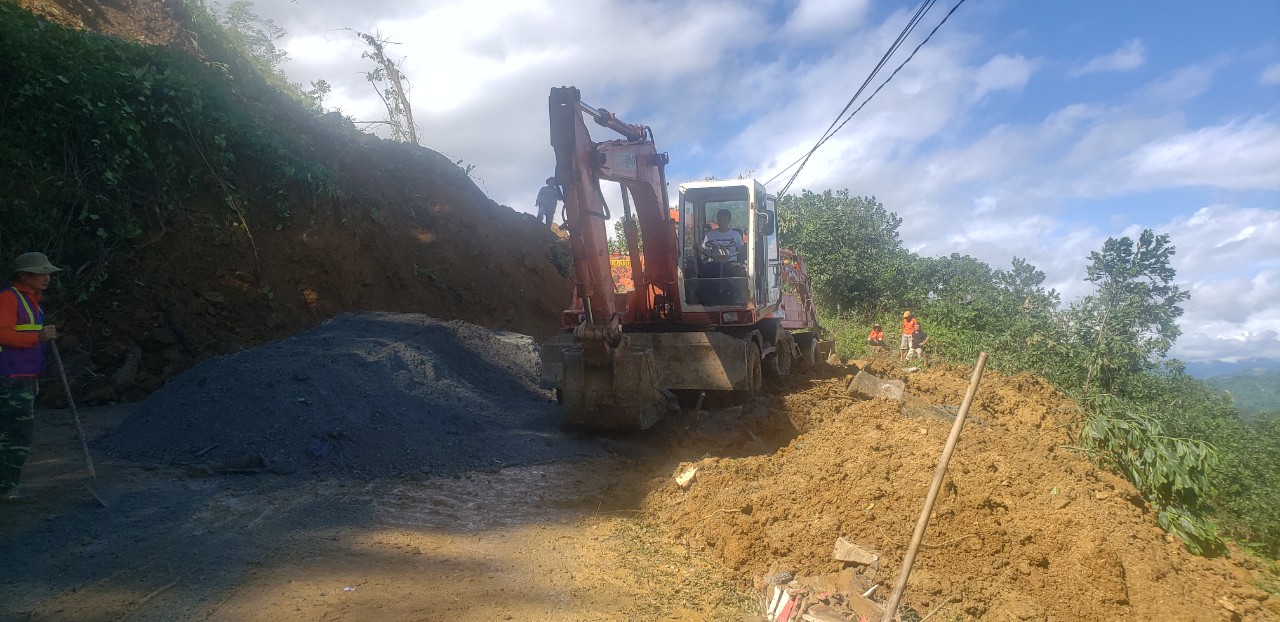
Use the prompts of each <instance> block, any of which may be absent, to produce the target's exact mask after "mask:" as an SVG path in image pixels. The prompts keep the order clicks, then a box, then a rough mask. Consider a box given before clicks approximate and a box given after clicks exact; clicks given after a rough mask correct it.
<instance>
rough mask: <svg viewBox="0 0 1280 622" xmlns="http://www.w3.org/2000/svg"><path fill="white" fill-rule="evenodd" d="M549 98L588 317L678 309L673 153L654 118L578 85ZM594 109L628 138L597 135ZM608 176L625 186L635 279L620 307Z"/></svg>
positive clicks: (645, 318)
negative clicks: (659, 144)
mask: <svg viewBox="0 0 1280 622" xmlns="http://www.w3.org/2000/svg"><path fill="white" fill-rule="evenodd" d="M549 106H550V116H551V145H552V147H553V148H554V149H555V154H556V179H557V181H559V182H560V183H561V184H562V186H563V187H564V196H565V217H566V220H567V222H568V226H569V231H570V246H571V248H572V252H573V259H574V267H575V270H574V280H575V285H576V287H575V291H576V293H577V295H578V296H579V297H580V298H581V299H582V300H581V302H582V305H583V308H584V309H585V310H586V311H587V313H586V315H587V318H586V319H587V320H588V321H589V322H590V323H592V324H596V325H602V324H608V323H609V322H610V321H611V319H612V318H613V317H614V316H615V314H617V313H623V318H622V323H623V324H634V323H641V322H653V321H658V320H661V319H668V318H671V317H673V316H676V315H678V314H679V295H678V294H677V287H676V278H677V270H676V267H677V266H676V264H677V258H678V257H679V249H678V247H677V245H678V242H677V239H676V225H675V222H674V221H672V220H671V218H670V215H669V212H668V209H667V207H668V204H669V201H668V198H667V184H666V173H665V167H666V164H667V160H668V158H667V154H665V153H658V152H657V149H656V147H655V146H654V142H653V131H652V130H651V129H649V128H648V127H647V126H643V125H632V124H629V123H625V122H623V121H621V120H619V119H618V118H617V116H615V115H614V114H613V113H611V112H609V111H608V110H604V109H597V108H593V107H591V106H589V105H587V104H585V103H583V102H582V100H581V95H580V93H579V92H578V89H577V88H574V87H560V88H554V89H552V90H551V97H550V100H549ZM586 116H590V117H592V118H593V119H594V120H595V122H596V124H598V125H600V126H602V127H607V128H609V129H611V130H614V131H615V132H617V133H619V134H621V135H622V137H623V138H621V139H617V140H611V141H606V142H599V143H597V142H594V141H592V140H591V135H590V133H589V132H588V130H587V124H586V119H585V117H586ZM601 181H613V182H617V183H619V184H621V186H622V187H623V193H622V202H623V210H624V214H623V216H624V221H623V222H624V232H625V235H626V238H627V239H626V244H627V249H628V253H629V254H630V255H631V269H632V272H633V274H632V282H633V283H634V284H635V290H634V293H633V294H632V295H631V296H630V297H629V299H628V302H627V306H626V308H625V309H617V308H615V304H616V303H615V302H614V298H613V291H614V289H613V280H612V277H611V276H610V271H609V254H608V253H609V251H608V238H607V233H606V231H607V229H606V226H605V221H606V220H607V219H608V218H609V217H610V216H612V215H613V214H611V213H610V210H609V206H608V205H607V203H606V202H605V200H604V195H603V193H602V192H601V190H600V182H601ZM633 202H634V208H635V213H634V215H633V214H632V207H633ZM637 222H638V223H639V231H638V234H639V235H637V230H636V223H637ZM640 239H643V240H644V245H643V248H641V247H640V245H639V240H640Z"/></svg>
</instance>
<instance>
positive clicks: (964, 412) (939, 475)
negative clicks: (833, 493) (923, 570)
mask: <svg viewBox="0 0 1280 622" xmlns="http://www.w3.org/2000/svg"><path fill="white" fill-rule="evenodd" d="M986 366H987V353H986V352H983V353H981V354H979V355H978V365H977V366H976V367H974V368H973V377H972V378H970V379H969V390H968V392H966V393H965V394H964V401H963V402H961V404H960V412H959V413H957V414H956V420H955V422H954V423H952V424H951V436H949V437H947V444H946V446H945V447H943V448H942V458H941V459H940V460H939V461H938V468H937V470H935V471H934V472H933V482H932V483H930V484H929V495H928V496H927V497H925V500H924V510H922V511H921V512H920V519H919V520H917V521H916V531H915V533H914V534H912V536H911V544H910V545H908V546H907V555H906V557H905V558H903V560H902V572H900V573H898V582H897V583H896V584H894V586H893V593H892V594H891V595H890V596H889V602H888V603H887V604H885V606H884V615H883V616H881V618H880V622H893V619H894V616H896V615H897V613H898V603H900V602H901V601H902V592H903V591H905V590H906V589H907V577H910V576H911V566H912V564H914V563H915V561H916V553H917V552H918V551H919V550H920V542H921V541H923V540H924V530H925V528H926V527H928V526H929V514H930V513H932V512H933V504H934V502H936V501H937V500H938V491H939V490H941V489H942V480H943V479H944V478H945V477H946V475H947V463H948V462H950V461H951V453H952V452H953V451H955V448H956V443H958V442H959V441H960V430H961V429H962V428H964V419H965V417H966V416H968V414H969V405H970V404H972V403H973V396H974V395H975V394H977V392H978V383H979V382H980V381H981V380H982V370H983V368H985V367H986Z"/></svg>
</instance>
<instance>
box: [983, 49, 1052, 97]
mask: <svg viewBox="0 0 1280 622" xmlns="http://www.w3.org/2000/svg"><path fill="white" fill-rule="evenodd" d="M1037 64H1038V62H1037V61H1034V60H1028V59H1026V58H1025V57H1023V56H1022V55H1021V54H1019V55H1017V56H1006V55H1004V54H997V55H996V56H995V57H994V58H992V59H991V60H989V61H987V62H986V64H984V65H983V66H981V67H979V68H978V71H977V73H976V74H975V75H974V79H973V81H974V94H973V97H974V98H975V99H980V98H981V97H982V96H984V95H986V94H987V93H990V92H992V91H1020V90H1022V88H1023V87H1024V86H1026V85H1027V81H1028V80H1030V79H1031V73H1032V72H1033V71H1035V69H1036V65H1037Z"/></svg>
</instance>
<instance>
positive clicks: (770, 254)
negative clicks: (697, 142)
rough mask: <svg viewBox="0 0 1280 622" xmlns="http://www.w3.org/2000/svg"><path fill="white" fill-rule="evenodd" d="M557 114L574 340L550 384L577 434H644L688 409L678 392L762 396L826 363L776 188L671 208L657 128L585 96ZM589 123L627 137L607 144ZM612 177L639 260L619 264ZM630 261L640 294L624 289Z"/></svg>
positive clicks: (743, 189)
mask: <svg viewBox="0 0 1280 622" xmlns="http://www.w3.org/2000/svg"><path fill="white" fill-rule="evenodd" d="M549 112H550V119H551V146H552V148H553V149H554V151H555V156H556V169H555V176H554V177H555V181H556V183H557V184H558V185H559V186H560V188H561V191H562V193H563V195H564V204H565V205H564V226H565V228H566V229H567V230H568V232H569V246H570V249H571V253H572V255H573V267H574V275H573V277H574V293H573V300H572V302H571V304H570V306H569V308H568V309H566V310H565V311H564V312H563V314H562V317H561V323H562V325H563V327H564V330H563V332H562V333H561V334H560V335H558V336H556V337H555V338H553V339H551V340H550V341H548V342H546V343H544V344H543V346H542V384H543V386H544V387H547V388H554V389H555V390H556V396H557V399H558V400H559V402H560V403H561V404H562V405H563V407H564V411H565V417H566V424H567V425H569V426H572V427H578V428H585V429H644V428H647V427H649V426H651V425H653V424H654V423H656V422H657V421H658V420H659V419H660V418H661V417H662V416H663V415H664V414H665V413H666V412H667V411H668V409H671V408H673V407H674V406H675V400H674V393H673V392H677V391H732V392H735V393H737V394H739V395H740V396H743V397H748V396H753V395H755V394H756V393H758V392H759V391H761V390H762V387H763V381H764V376H765V375H772V376H784V375H787V374H788V373H790V372H791V370H792V368H793V367H794V366H797V365H798V366H801V367H808V366H814V365H817V364H818V361H820V360H822V359H821V358H820V356H821V353H820V350H825V349H826V347H829V346H830V342H827V341H822V342H821V343H820V337H821V336H822V330H821V328H820V327H819V325H818V320H817V315H816V310H815V308H814V305H813V300H812V296H811V293H810V291H809V287H808V278H807V276H806V275H805V272H804V262H803V260H802V259H801V258H800V256H799V255H797V254H796V253H793V252H791V251H787V250H781V251H780V250H779V249H778V243H777V237H776V223H777V209H776V205H775V201H774V198H773V197H771V196H769V195H768V194H767V193H766V192H765V190H764V186H763V185H762V184H760V183H759V182H757V181H755V180H752V179H736V180H727V181H700V182H689V183H684V184H681V185H680V187H679V188H680V196H679V207H678V208H677V209H675V210H669V209H668V206H669V205H670V200H669V198H668V196H667V180H666V172H665V167H666V165H667V162H668V157H667V154H665V153H659V152H658V151H657V149H656V147H655V146H654V140H653V131H652V130H651V129H650V128H649V127H647V126H644V125H633V124H630V123H625V122H623V121H621V120H619V119H618V118H617V116H616V115H614V114H613V113H611V112H609V111H608V110H604V109H601V108H594V107H592V106H589V105H587V104H585V103H583V102H582V99H581V94H580V92H579V91H578V89H577V88H574V87H559V88H553V89H551V95H550V98H549ZM587 117H590V118H591V119H592V120H593V121H594V122H595V123H596V124H597V125H599V126H601V127H605V128H608V129H610V130H613V131H614V132H617V133H618V134H620V135H621V138H617V139H613V140H608V141H604V142H595V141H593V140H592V139H591V134H590V132H589V131H588V126H587V123H586V118H587ZM602 181H612V182H617V183H618V184H619V185H621V188H622V198H621V203H622V205H621V207H622V215H621V216H622V219H623V233H624V237H625V238H626V239H625V242H626V250H627V252H626V253H625V255H626V258H625V259H626V260H625V262H623V261H619V259H621V258H618V257H616V256H615V257H614V259H613V261H612V262H611V260H610V254H609V248H608V236H607V229H608V228H607V226H606V222H607V221H608V220H609V219H610V218H611V217H612V216H613V213H612V211H611V209H610V206H609V205H608V203H607V202H606V200H605V195H604V192H603V191H602V189H601V186H600V184H601V182H602ZM611 263H612V265H611ZM621 263H626V264H629V268H630V273H631V274H630V277H631V278H630V280H631V286H632V287H631V290H630V291H622V292H619V291H617V290H618V289H619V288H617V287H616V284H615V279H614V276H613V271H614V270H616V269H618V267H619V265H620V264H621ZM784 290H785V291H784Z"/></svg>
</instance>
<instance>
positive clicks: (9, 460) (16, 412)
mask: <svg viewBox="0 0 1280 622" xmlns="http://www.w3.org/2000/svg"><path fill="white" fill-rule="evenodd" d="M59 270H61V268H57V267H54V265H53V264H51V263H49V258H48V257H45V256H44V254H43V253H24V254H22V255H18V259H17V261H16V262H15V266H14V271H15V272H16V273H17V274H16V276H14V278H13V283H12V284H11V285H10V286H9V287H7V288H5V289H3V290H0V496H3V497H4V498H5V499H11V498H16V488H17V487H18V480H19V478H21V476H22V465H23V464H25V463H26V461H27V454H28V453H29V452H30V451H31V437H32V436H33V435H34V432H35V404H36V392H37V391H38V390H39V386H38V385H37V384H36V377H37V376H39V375H40V372H42V371H44V344H45V342H46V341H50V340H53V339H57V338H58V329H57V328H56V327H54V325H53V324H45V323H44V309H41V308H40V298H41V297H42V296H43V293H44V290H45V289H46V288H48V287H49V280H50V278H51V277H50V276H49V275H51V274H53V273H54V272H57V271H59Z"/></svg>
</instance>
